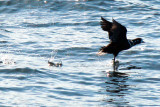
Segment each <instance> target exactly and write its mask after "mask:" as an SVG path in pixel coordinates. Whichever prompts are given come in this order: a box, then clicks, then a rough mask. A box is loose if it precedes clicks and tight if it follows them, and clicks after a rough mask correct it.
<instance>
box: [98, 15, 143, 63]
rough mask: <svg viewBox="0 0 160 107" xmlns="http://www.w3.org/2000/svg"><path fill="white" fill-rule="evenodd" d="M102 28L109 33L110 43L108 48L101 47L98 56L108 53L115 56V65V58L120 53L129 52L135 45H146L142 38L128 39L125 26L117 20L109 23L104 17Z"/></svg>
mask: <svg viewBox="0 0 160 107" xmlns="http://www.w3.org/2000/svg"><path fill="white" fill-rule="evenodd" d="M101 20H102V21H101V22H100V24H101V28H102V29H103V30H104V31H107V32H108V35H109V39H110V43H109V44H108V45H107V46H103V47H101V49H100V50H99V52H98V55H103V54H106V53H109V54H113V55H114V59H113V60H114V63H115V58H116V56H117V55H118V53H119V52H120V51H122V50H127V49H129V48H131V47H132V46H134V45H137V44H140V43H144V41H143V40H142V39H141V38H136V39H133V40H130V39H127V37H126V34H127V29H126V27H125V26H123V25H121V24H120V23H118V22H117V21H116V20H114V19H112V22H109V21H107V20H106V19H104V18H103V17H101Z"/></svg>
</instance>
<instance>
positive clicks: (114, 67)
mask: <svg viewBox="0 0 160 107" xmlns="http://www.w3.org/2000/svg"><path fill="white" fill-rule="evenodd" d="M115 59H116V58H115V55H114V58H113V70H114V71H115V70H116V64H115Z"/></svg>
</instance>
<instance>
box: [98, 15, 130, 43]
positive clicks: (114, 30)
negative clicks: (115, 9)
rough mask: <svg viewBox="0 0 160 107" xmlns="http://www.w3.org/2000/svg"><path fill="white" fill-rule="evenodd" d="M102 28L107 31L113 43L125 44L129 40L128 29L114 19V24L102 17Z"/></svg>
mask: <svg viewBox="0 0 160 107" xmlns="http://www.w3.org/2000/svg"><path fill="white" fill-rule="evenodd" d="M101 20H102V21H101V22H100V24H101V28H102V29H103V30H104V31H107V32H108V34H109V39H110V41H111V42H124V41H126V40H127V37H126V33H127V29H126V27H124V26H123V25H121V24H120V23H118V22H117V21H115V20H114V19H112V23H111V22H109V21H107V20H106V19H104V18H103V17H101Z"/></svg>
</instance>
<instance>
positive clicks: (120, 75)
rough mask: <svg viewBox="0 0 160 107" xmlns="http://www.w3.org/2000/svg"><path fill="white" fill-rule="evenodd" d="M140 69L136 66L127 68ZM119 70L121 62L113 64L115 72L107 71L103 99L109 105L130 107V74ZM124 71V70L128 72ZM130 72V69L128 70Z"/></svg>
mask: <svg viewBox="0 0 160 107" xmlns="http://www.w3.org/2000/svg"><path fill="white" fill-rule="evenodd" d="M132 67H133V69H140V68H136V67H135V66H129V67H126V69H127V68H131V69H132ZM118 68H119V62H118V61H116V62H115V63H114V64H113V71H106V74H105V75H106V80H105V84H106V85H105V86H106V88H105V91H106V92H105V96H106V97H104V98H103V101H104V102H105V103H107V104H109V105H113V106H123V105H125V106H126V105H129V100H128V98H127V95H128V94H130V93H129V89H130V87H131V85H130V84H129V83H128V78H129V76H130V75H129V74H128V73H124V72H125V71H124V72H123V71H122V70H123V69H121V70H120V71H119V70H118ZM126 69H124V70H126ZM127 70H130V69H127Z"/></svg>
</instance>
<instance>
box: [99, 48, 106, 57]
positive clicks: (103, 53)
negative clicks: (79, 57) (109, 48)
mask: <svg viewBox="0 0 160 107" xmlns="http://www.w3.org/2000/svg"><path fill="white" fill-rule="evenodd" d="M104 48H105V46H103V47H101V49H100V50H99V52H98V53H97V55H99V56H102V55H105V54H106V52H104Z"/></svg>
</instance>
